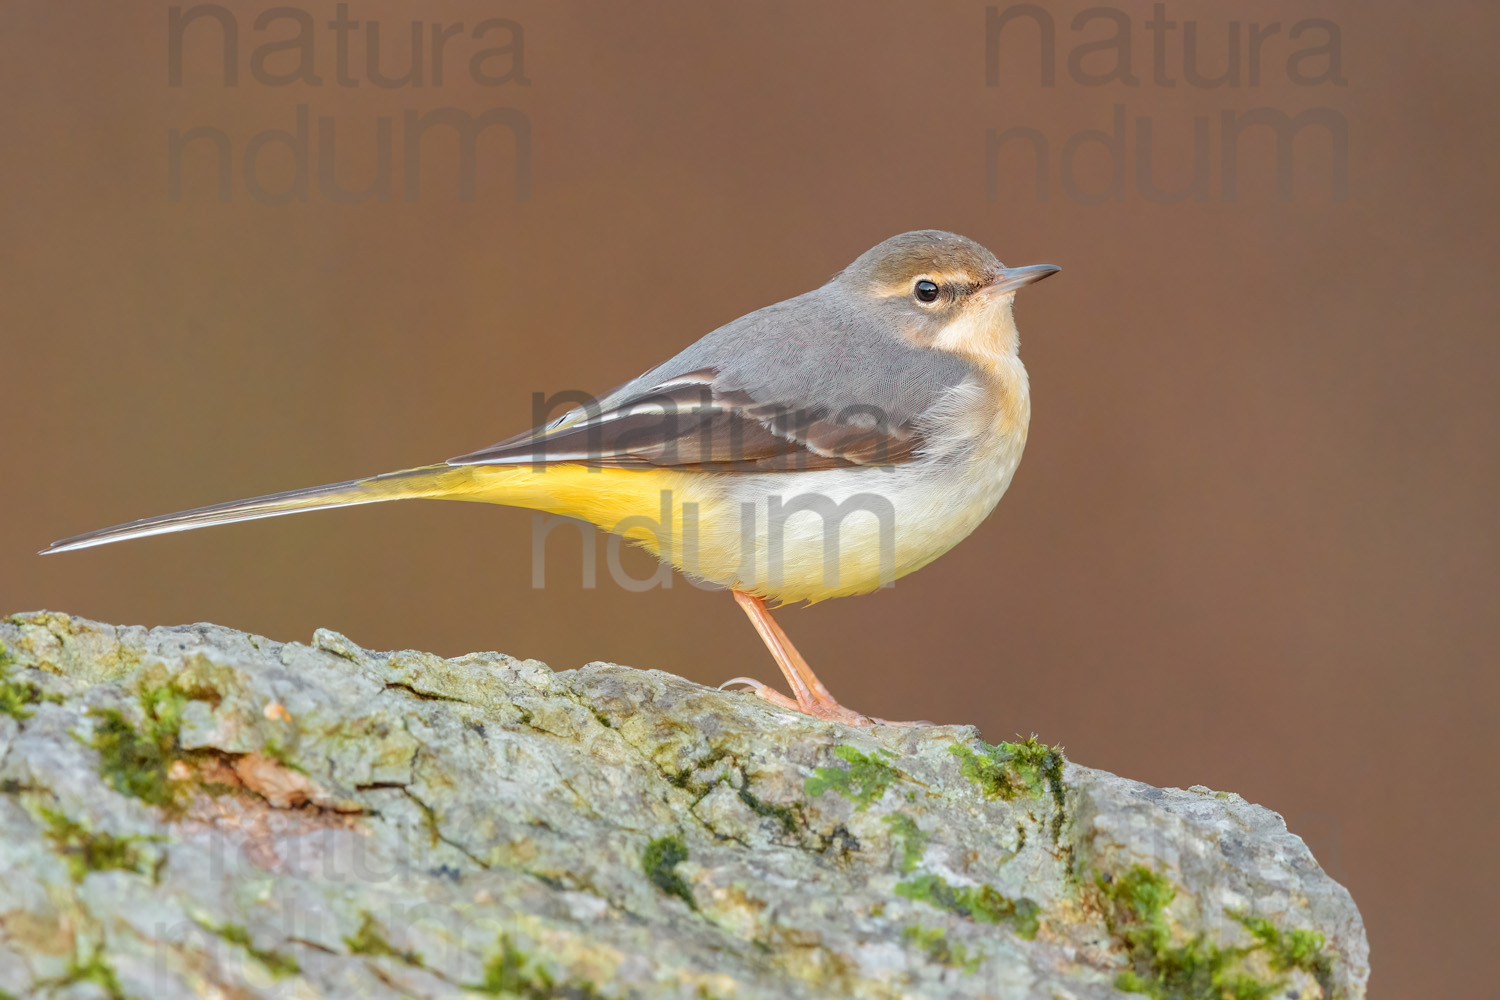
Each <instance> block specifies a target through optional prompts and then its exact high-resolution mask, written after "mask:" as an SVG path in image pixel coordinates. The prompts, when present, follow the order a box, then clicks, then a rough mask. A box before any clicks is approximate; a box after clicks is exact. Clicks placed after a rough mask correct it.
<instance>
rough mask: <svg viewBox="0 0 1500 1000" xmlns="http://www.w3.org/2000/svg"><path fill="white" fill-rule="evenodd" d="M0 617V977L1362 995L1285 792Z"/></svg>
mask: <svg viewBox="0 0 1500 1000" xmlns="http://www.w3.org/2000/svg"><path fill="white" fill-rule="evenodd" d="M0 643H3V647H0V648H3V650H4V652H3V654H0V656H3V658H0V995H4V994H10V995H14V996H41V997H57V998H62V997H84V996H104V997H110V998H115V997H141V998H146V997H151V998H155V997H161V998H168V1000H170V998H176V997H183V998H187V997H196V996H202V995H208V994H215V993H217V994H220V995H233V996H240V997H260V996H265V997H271V996H287V995H298V996H327V997H343V996H371V997H381V996H391V997H397V996H416V997H449V996H455V995H475V996H485V995H492V996H523V997H552V996H556V997H601V998H605V997H609V998H613V997H642V998H655V997H683V998H703V997H717V998H720V1000H728V998H731V997H742V998H759V997H765V998H802V997H806V998H813V997H819V998H822V997H832V996H854V997H872V998H897V997H900V998H907V997H1007V998H1011V997H1014V998H1025V1000H1031V998H1036V1000H1044V998H1045V1000H1053V998H1056V997H1071V998H1074V1000H1092V998H1128V997H1131V996H1150V997H1153V998H1156V1000H1225V998H1230V1000H1262V998H1272V997H1279V998H1285V1000H1290V998H1293V997H1297V998H1300V1000H1316V998H1322V1000H1332V998H1339V1000H1358V998H1362V997H1363V996H1364V995H1365V981H1366V978H1367V976H1368V952H1367V946H1366V943H1365V938H1364V930H1363V927H1362V925H1361V923H1360V919H1359V914H1358V911H1357V910H1356V909H1355V907H1354V904H1353V901H1352V900H1351V899H1350V898H1349V895H1348V893H1347V892H1345V891H1344V890H1343V888H1342V887H1340V886H1339V885H1337V884H1336V883H1335V882H1333V881H1332V880H1331V879H1330V878H1328V876H1327V875H1326V874H1324V873H1323V872H1322V870H1321V869H1319V868H1318V866H1317V864H1316V862H1315V861H1314V860H1313V858H1312V856H1311V855H1310V854H1309V853H1308V851H1307V848H1306V846H1305V845H1304V844H1303V843H1302V841H1301V840H1299V839H1298V838H1297V837H1295V836H1293V835H1292V834H1290V833H1288V832H1287V831H1286V828H1285V825H1284V824H1283V823H1282V821H1281V819H1280V817H1279V816H1277V815H1276V814H1275V813H1273V812H1270V811H1269V810H1266V809H1263V808H1261V807H1259V806H1254V805H1251V804H1249V803H1246V802H1244V801H1243V800H1241V799H1240V798H1239V797H1238V796H1225V797H1220V796H1217V795H1214V794H1203V793H1202V792H1200V791H1196V790H1189V791H1180V790H1176V789H1157V788H1151V787H1149V786H1146V785H1142V784H1139V783H1137V782H1132V781H1127V780H1125V779H1121V778H1117V777H1115V776H1113V775H1110V774H1108V773H1106V772H1103V771H1096V770H1092V769H1089V768H1085V767H1081V766H1079V765H1077V764H1074V763H1071V762H1068V761H1066V759H1065V757H1064V756H1063V754H1062V753H1061V751H1059V750H1057V749H1056V748H1053V747H1048V746H1046V745H1045V744H1044V743H1042V742H1041V741H1039V740H1036V739H1034V738H1033V739H1029V740H1023V741H1018V742H1016V743H1001V744H997V745H994V746H991V745H989V744H986V743H984V742H983V741H981V740H980V739H979V738H978V734H977V733H976V732H975V731H974V730H973V729H972V728H969V727H931V728H922V729H895V728H875V729H863V730H860V729H850V728H848V727H844V726H840V725H837V724H832V723H826V722H820V721H817V720H814V719H811V718H807V717H804V716H799V715H794V714H791V713H788V712H785V711H782V710H780V709H777V708H775V707H773V706H770V705H768V704H765V703H763V702H761V701H759V700H757V699H755V698H754V697H753V696H750V695H747V694H743V693H725V692H719V691H715V690H712V689H707V688H704V687H701V686H699V685H696V684H692V683H690V682H688V681H685V680H682V679H680V678H677V677H673V676H670V675H668V674H663V673H659V672H656V671H640V670H633V669H630V668H626V667H620V666H615V665H612V664H605V663H593V664H588V665H587V666H584V667H582V668H580V669H577V670H571V671H561V672H554V671H552V670H550V669H549V668H547V667H546V666H545V665H544V664H540V663H537V662H535V661H525V660H516V659H513V658H511V657H508V656H504V655H501V654H495V653H477V654H470V655H468V656H463V657H457V658H454V659H444V658H441V657H437V656H434V655H432V654H429V653H420V652H412V651H405V652H394V653H379V652H372V651H368V650H365V649H362V648H360V647H359V646H357V645H356V644H354V643H353V642H351V641H349V640H348V639H346V638H344V637H343V636H340V635H337V634H336V633H332V632H327V631H324V630H320V631H319V632H318V633H317V634H316V635H315V636H314V637H313V641H312V642H311V643H310V644H306V645H304V644H299V643H279V642H273V641H270V640H267V639H263V638H260V637H257V636H251V635H247V634H245V633H241V632H235V631H232V630H230V629H225V628H220V627H217V626H211V625H194V626H185V627H180V628H160V629H151V630H146V629H142V628H136V627H114V626H109V625H101V624H97V623H94V622H89V621H86V620H83V619H78V618H71V617H69V616H67V615H59V614H48V613H36V614H26V615H16V616H12V617H11V618H9V619H6V620H5V621H4V622H3V623H0Z"/></svg>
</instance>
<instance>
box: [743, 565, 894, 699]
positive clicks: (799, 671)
mask: <svg viewBox="0 0 1500 1000" xmlns="http://www.w3.org/2000/svg"><path fill="white" fill-rule="evenodd" d="M734 599H735V601H737V602H738V603H739V606H740V608H741V609H743V610H744V612H745V616H746V617H748V618H749V619H750V624H751V625H754V626H755V631H757V632H759V633H760V638H761V641H763V642H764V643H765V644H766V648H767V649H769V650H770V651H771V655H772V656H773V657H775V658H776V665H777V666H778V667H780V668H781V672H782V673H783V674H785V675H786V682H787V683H788V684H790V685H791V686H792V694H794V695H796V697H797V702H796V707H797V710H798V711H800V712H804V713H806V714H807V715H813V716H817V717H818V718H820V719H832V720H834V721H836V722H843V723H846V724H848V725H851V726H870V725H874V724H875V722H876V721H877V720H874V719H871V718H869V717H868V716H864V715H860V714H859V713H858V712H852V711H850V710H849V709H847V708H845V707H844V706H843V705H840V704H839V703H838V702H837V701H835V700H834V698H833V695H831V694H829V693H828V689H827V688H826V687H824V686H823V682H822V681H820V680H818V677H817V675H816V674H814V673H813V672H812V668H811V667H809V666H808V665H807V661H806V660H804V659H803V658H802V654H801V653H799V652H797V647H796V646H793V645H792V640H790V639H788V638H787V637H786V633H785V632H783V631H782V630H781V626H780V625H778V624H776V619H774V618H772V617H771V611H770V609H769V608H767V607H766V602H765V601H763V600H761V599H760V598H759V597H756V596H755V595H754V594H746V593H742V592H741V591H738V590H736V591H735V592H734ZM755 693H756V694H757V695H759V696H760V697H762V698H764V699H765V700H767V701H769V702H772V703H773V704H778V705H783V706H784V705H785V704H786V702H787V698H786V696H785V695H782V694H780V693H778V692H776V691H773V690H771V689H770V688H767V687H765V686H764V685H761V686H758V687H756V688H755ZM773 696H774V697H773Z"/></svg>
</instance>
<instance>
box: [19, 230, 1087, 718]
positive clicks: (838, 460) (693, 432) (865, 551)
mask: <svg viewBox="0 0 1500 1000" xmlns="http://www.w3.org/2000/svg"><path fill="white" fill-rule="evenodd" d="M1059 270H1060V268H1059V267H1058V266H1056V265H1053V264H1032V265H1027V266H1022V267H1006V266H1005V265H1004V264H1002V263H1001V262H1000V261H999V260H998V259H997V258H996V257H995V255H994V254H992V253H991V252H990V251H989V250H987V249H985V248H984V247H983V246H981V245H980V244H978V243H976V242H974V241H973V240H971V239H968V238H966V237H963V236H960V235H958V234H955V233H951V232H946V231H942V230H918V231H914V232H908V233H902V234H900V235H897V236H893V237H891V238H890V239H887V240H885V241H884V242H882V243H879V244H877V245H876V246H874V247H872V248H871V249H870V250H868V251H866V252H864V253H863V254H860V255H859V256H858V257H857V258H855V260H854V261H853V262H852V263H851V264H849V266H847V267H845V268H844V269H843V270H841V271H839V272H838V273H837V274H835V275H834V276H833V277H832V278H831V279H829V280H828V281H827V282H826V283H825V284H823V285H822V286H820V287H818V288H816V289H814V290H813V291H810V292H806V293H804V294H802V295H798V296H795V297H793V298H790V299H787V300H785V301H782V302H778V303H775V304H773V305H769V306H766V307H764V308H761V309H758V310H756V311H754V312H751V313H748V314H746V315H744V316H741V317H740V318H739V319H736V320H734V321H732V322H730V323H727V324H725V325H723V326H721V327H719V328H717V329H715V330H713V331H711V332H710V333H708V334H707V335H706V336H704V337H703V338H702V339H700V340H698V341H697V342H696V343H693V344H692V345H690V346H689V347H687V348H686V349H684V350H683V351H681V352H680V353H678V354H677V355H676V356H675V357H673V358H671V359H670V360H668V361H666V362H664V363H662V364H659V365H657V366H656V367H654V368H652V369H650V370H649V371H647V372H645V373H644V374H642V375H641V376H639V377H638V378H635V379H632V380H630V381H629V382H626V383H624V384H623V385H621V386H619V387H617V388H615V389H613V390H611V391H609V392H607V393H604V394H603V395H601V396H598V397H593V398H584V399H581V400H580V401H579V403H578V405H576V406H574V407H572V408H571V409H568V410H566V411H565V412H563V413H562V414H561V415H560V416H558V417H557V418H555V419H553V420H550V421H546V422H544V423H542V424H540V425H538V426H537V427H534V428H533V429H531V430H529V431H526V432H524V433H521V434H518V435H515V436H513V437H510V438H506V439H505V440H502V441H500V442H499V443H497V444H493V445H491V446H489V447H487V448H483V449H481V450H479V451H473V452H469V453H467V454H464V455H460V456H458V457H456V458H451V459H448V460H447V461H446V462H442V463H439V464H435V465H427V466H422V467H419V468H413V469H403V470H400V471H397V472H389V473H385V474H382V475H376V476H371V477H367V478H364V479H355V480H350V481H347V482H341V483H333V484H329V485H324V486H314V487H310V488H305V489H297V490H291V491H289V492H284V493H275V494H271V495H268V496H262V497H256V498H252V499H248V500H236V501H232V502H229V503H220V504H215V505H212V506H208V507H200V508H196V509H193V510H187V511H182V512H180V513H176V514H165V515H161V516H157V517H148V518H144V519H141V520H137V521H131V522H129V523H126V524H121V525H117V526H115V527H110V528H103V529H101V530H97V531H92V532H88V533H86V534H82V535H76V536H73V537H71V538H65V539H62V540H61V541H58V542H54V543H53V544H52V545H50V546H49V547H47V548H46V549H44V550H42V554H44V555H45V554H51V553H58V552H67V551H71V550H76V549H85V548H89V547H91V546H96V545H103V544H107V543H110V542H118V541H124V540H126V539H132V538H143V537H146V536H150V535H159V534H165V533H168V532H176V531H185V530H189V529H193V528H201V527H206V526H208V525H213V524H228V523H232V522H236V521H246V520H252V519H256V518H266V517H276V516H279V515H283V514H292V513H298V512H302V511H310V510H322V509H326V508H332V507H346V506H353V505H357V504H366V503H378V502H382V501H388V500H405V499H445V500H467V501H478V502H484V503H492V504H500V505H505V506H512V507H523V508H530V509H532V510H536V511H541V512H546V513H550V514H557V515H563V516H567V517H572V518H578V519H582V520H585V521H589V522H592V523H593V524H594V525H596V526H598V527H599V528H601V529H603V530H604V531H607V532H611V533H614V534H617V535H619V536H621V537H622V538H624V539H625V540H627V541H630V542H633V543H636V544H638V545H640V546H641V547H643V548H645V549H646V550H648V551H649V552H651V553H652V554H653V555H655V556H656V557H657V558H659V559H660V560H662V561H664V562H666V563H668V564H670V565H671V566H673V567H675V568H676V569H677V570H679V571H681V572H683V573H685V574H687V575H688V576H689V577H691V578H693V579H694V580H696V581H700V582H702V583H703V584H705V585H708V586H712V587H719V588H723V589H727V590H729V591H730V592H731V593H732V594H733V596H734V599H735V601H736V602H737V603H738V604H739V606H740V608H741V609H742V610H743V611H744V612H745V614H746V615H747V616H748V617H749V619H750V622H751V624H752V625H753V626H754V628H755V630H756V631H757V632H758V633H759V635H760V637H761V639H762V640H763V641H764V643H765V645H766V647H767V649H768V650H769V651H770V653H771V655H772V657H773V659H775V661H776V663H777V665H778V666H779V667H780V669H781V672H782V674H783V676H784V677H785V679H786V681H787V684H788V685H789V686H790V688H791V691H792V696H791V697H788V696H787V695H785V694H783V693H782V692H780V691H778V690H776V689H775V688H773V687H771V686H770V685H767V684H763V683H761V682H759V681H756V680H754V679H751V678H734V679H733V680H732V681H726V682H725V685H723V686H728V685H731V684H743V685H746V686H748V687H749V688H750V690H751V691H753V693H754V694H756V695H757V696H759V697H760V698H762V699H763V700H765V701H767V702H769V703H771V704H773V705H776V706H778V707H780V708H782V709H786V710H791V711H797V712H801V713H804V714H806V715H811V716H814V717H816V718H819V719H828V720H834V721H838V722H843V723H846V724H850V725H865V726H867V725H876V724H892V725H914V724H915V723H887V722H886V720H883V719H879V718H876V717H872V716H867V715H864V714H861V713H859V712H856V711H854V710H852V709H850V708H847V707H845V706H844V705H842V704H840V703H839V702H838V701H837V700H836V699H835V698H834V697H833V696H832V695H831V694H830V693H829V692H828V689H827V688H826V687H825V686H824V685H823V683H822V682H821V681H819V680H818V678H817V676H816V674H814V673H813V671H812V669H811V668H810V667H809V666H808V664H807V661H806V660H805V659H804V658H803V657H802V655H801V654H800V653H798V651H797V649H796V647H795V646H794V645H793V644H792V642H791V640H790V639H789V638H788V637H787V635H786V633H785V632H784V631H783V630H782V628H781V626H780V625H779V624H778V623H777V621H776V620H775V619H774V618H773V617H772V615H771V611H770V604H768V602H770V603H772V604H775V605H778V606H785V605H789V604H798V603H804V602H805V603H816V602H818V601H823V600H828V599H830V598H835V597H846V596H854V595H859V594H868V593H871V592H873V591H876V590H879V589H881V588H883V587H889V586H891V585H892V584H893V583H894V582H895V580H896V579H898V578H900V577H903V576H905V575H907V574H908V573H911V572H913V571H915V570H917V569H920V568H921V567H923V566H925V565H927V564H928V563H930V562H932V561H933V560H934V559H936V558H937V557H938V556H940V555H942V554H943V553H945V552H947V551H948V550H949V549H950V548H952V547H953V546H954V545H956V544H957V543H958V542H960V541H962V540H963V539H964V538H965V537H967V536H968V535H969V534H970V533H971V532H972V531H973V530H974V529H975V528H976V527H977V526H978V525H979V524H980V523H981V522H982V521H983V520H984V519H985V518H986V517H987V516H988V515H989V513H990V512H991V510H993V509H994V507H995V505H996V504H997V503H998V502H999V501H1000V498H1001V497H1002V496H1003V495H1004V493H1005V491H1006V489H1007V488H1008V487H1009V486H1010V483H1011V479H1012V477H1013V476H1014V475H1015V472H1016V467H1017V466H1018V465H1019V463H1020V461H1021V453H1022V451H1023V450H1024V449H1025V446H1026V437H1027V432H1028V428H1029V425H1030V420H1031V394H1030V388H1029V382H1028V378H1027V373H1026V368H1025V366H1024V365H1023V364H1022V363H1021V359H1020V355H1019V348H1020V336H1019V333H1018V331H1017V328H1016V322H1015V314H1014V300H1015V297H1016V292H1017V291H1018V290H1019V289H1021V288H1023V287H1025V286H1027V285H1030V284H1032V283H1033V282H1036V281H1039V280H1041V279H1043V278H1046V277H1048V276H1049V275H1052V274H1054V273H1056V272H1057V271H1059ZM579 395H580V396H582V395H583V394H581V393H580V394H579Z"/></svg>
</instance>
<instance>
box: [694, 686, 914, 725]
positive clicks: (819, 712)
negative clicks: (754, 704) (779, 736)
mask: <svg viewBox="0 0 1500 1000" xmlns="http://www.w3.org/2000/svg"><path fill="white" fill-rule="evenodd" d="M731 684H743V685H745V686H746V687H748V688H749V689H750V691H751V693H752V694H754V695H755V696H756V697H757V698H759V699H761V700H762V701H768V702H770V703H771V704H773V705H775V706H777V707H778V708H785V709H788V710H789V711H793V712H800V713H802V714H803V715H810V716H812V717H813V718H815V719H827V720H828V721H830V722H842V723H843V724H844V725H846V726H902V727H905V728H915V727H919V726H930V725H932V723H931V722H923V721H917V722H891V721H890V720H889V719H879V718H875V717H874V716H869V715H861V714H860V713H859V712H856V711H854V710H853V709H848V708H845V707H844V706H843V705H840V704H839V703H838V702H836V701H834V700H833V699H832V698H829V699H828V700H827V701H823V700H822V699H817V698H810V699H808V701H807V702H806V703H805V704H799V703H798V702H797V701H795V700H793V699H791V698H788V697H787V696H786V695H784V694H782V693H781V692H780V691H778V690H776V689H775V688H773V687H771V686H770V685H769V684H762V683H761V682H760V681H758V680H756V679H755V678H753V677H734V678H731V679H730V680H727V681H725V682H724V683H723V684H720V685H719V690H721V691H722V690H724V689H725V688H727V687H729V685H731Z"/></svg>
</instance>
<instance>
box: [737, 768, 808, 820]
mask: <svg viewBox="0 0 1500 1000" xmlns="http://www.w3.org/2000/svg"><path fill="white" fill-rule="evenodd" d="M736 791H737V792H738V793H739V797H740V801H741V802H743V803H745V805H746V806H748V807H749V809H750V811H751V812H753V813H755V815H757V816H760V817H762V818H764V819H774V820H776V822H778V823H780V824H781V832H782V833H784V834H793V833H796V832H797V827H798V826H799V825H801V822H800V820H801V817H799V816H798V814H797V811H796V810H795V809H793V808H792V807H791V806H783V805H778V804H776V803H775V802H767V801H765V800H764V799H762V798H760V797H759V796H758V795H756V794H755V793H754V792H752V791H751V790H750V779H749V778H747V777H746V776H745V772H744V771H741V772H740V787H739V788H738V789H736Z"/></svg>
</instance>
